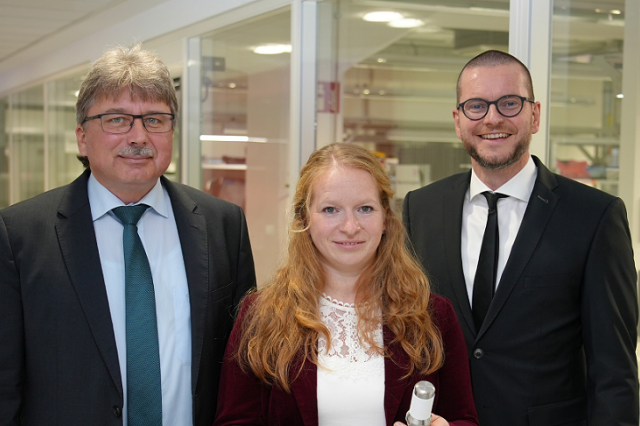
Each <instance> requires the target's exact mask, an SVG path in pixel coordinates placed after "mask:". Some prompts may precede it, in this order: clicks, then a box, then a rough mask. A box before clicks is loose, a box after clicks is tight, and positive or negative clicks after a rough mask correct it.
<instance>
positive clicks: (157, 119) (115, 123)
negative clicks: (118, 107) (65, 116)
mask: <svg viewBox="0 0 640 426" xmlns="http://www.w3.org/2000/svg"><path fill="white" fill-rule="evenodd" d="M98 118H99V119H100V125H101V126H102V131H103V132H105V133H115V134H119V133H127V132H128V131H129V130H131V128H132V127H133V122H134V121H135V119H136V118H139V119H140V120H142V125H143V126H144V128H145V129H146V130H147V132H149V133H167V132H169V131H171V130H172V129H173V120H174V118H175V115H174V114H169V113H166V112H156V113H153V114H142V115H135V114H124V113H120V112H108V113H106V114H98V115H94V116H92V117H87V118H85V119H84V120H82V124H84V123H85V122H87V121H89V120H95V119H98Z"/></svg>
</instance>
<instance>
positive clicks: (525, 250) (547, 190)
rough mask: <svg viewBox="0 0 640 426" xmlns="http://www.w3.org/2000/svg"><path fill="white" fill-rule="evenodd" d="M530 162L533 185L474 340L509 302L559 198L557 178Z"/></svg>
mask: <svg viewBox="0 0 640 426" xmlns="http://www.w3.org/2000/svg"><path fill="white" fill-rule="evenodd" d="M533 159H534V162H535V163H536V166H537V168H538V176H537V178H536V183H535V185H534V187H533V191H532V192H531V197H530V198H529V204H528V205H527V209H526V211H525V213H524V218H523V219H522V224H521V225H520V229H519V230H518V235H517V236H516V240H515V241H514V243H513V247H512V249H511V254H510V255H509V259H508V260H507V264H506V265H505V268H504V272H503V273H502V278H500V284H499V285H498V288H497V290H496V294H495V296H494V298H493V301H492V302H491V306H490V307H489V311H488V312H487V317H486V318H485V321H484V323H483V324H482V328H481V329H480V332H479V333H478V336H477V338H476V339H479V338H480V337H482V335H483V334H484V332H485V331H486V330H487V328H488V327H489V326H490V325H491V323H492V322H493V321H494V320H495V318H496V316H497V315H498V313H499V312H500V310H501V309H502V307H503V306H504V304H505V302H506V301H507V299H508V298H509V295H510V294H511V292H512V291H513V289H514V287H515V285H516V282H518V280H519V279H520V276H521V275H522V272H523V271H524V269H525V267H526V266H527V263H528V261H529V259H530V258H531V255H532V254H533V251H534V250H535V248H536V246H537V245H538V242H539V241H540V238H541V237H542V234H543V233H544V230H545V227H546V226H547V223H548V222H549V219H551V215H552V214H553V211H554V209H555V207H556V205H557V204H558V197H557V196H556V195H555V194H554V193H553V189H554V188H555V187H556V186H557V181H556V178H555V177H554V175H553V173H551V172H550V171H549V169H547V168H546V167H545V166H544V165H543V164H542V163H540V160H538V158H536V157H533Z"/></svg>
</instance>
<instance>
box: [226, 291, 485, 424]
mask: <svg viewBox="0 0 640 426" xmlns="http://www.w3.org/2000/svg"><path fill="white" fill-rule="evenodd" d="M431 300H432V302H431V306H432V308H433V309H432V312H433V315H434V318H435V321H436V324H437V326H438V328H439V330H440V332H441V333H442V339H443V342H444V346H445V352H446V356H445V364H444V366H443V367H442V368H440V369H439V370H438V371H436V372H435V373H434V374H432V375H429V376H422V375H420V374H417V373H416V374H414V375H412V376H411V377H408V378H404V379H403V378H402V377H403V376H404V375H405V374H406V371H407V370H406V366H407V365H408V361H409V358H408V356H407V355H406V353H405V352H404V351H403V350H402V348H401V346H400V345H399V344H394V343H391V341H392V340H393V337H394V336H393V333H392V332H391V331H390V330H389V328H387V327H386V326H385V327H383V336H384V337H383V338H384V344H385V345H386V346H387V347H388V348H389V351H390V353H391V357H390V358H385V363H384V369H385V395H384V409H385V414H386V421H387V425H392V424H393V422H394V421H402V422H403V423H404V422H405V420H404V418H405V415H406V413H407V411H408V410H409V406H410V404H411V394H412V391H413V386H414V385H415V384H416V383H417V382H419V381H420V380H428V381H430V382H431V383H433V385H434V386H435V387H436V399H435V401H434V407H433V412H434V413H436V414H438V415H441V416H443V417H444V418H445V419H447V420H449V422H450V424H451V425H452V426H471V425H477V422H478V420H477V414H476V410H475V407H474V405H473V396H472V394H471V387H470V382H469V366H468V360H467V357H466V352H465V345H464V339H463V337H462V333H461V331H460V327H459V326H458V324H457V323H456V318H455V314H454V312H453V308H452V307H451V303H449V301H448V300H446V299H444V298H442V297H439V296H437V295H435V294H434V295H432V299H431ZM254 301H255V296H250V297H249V298H247V301H246V302H245V303H243V305H242V310H241V311H240V314H239V316H238V321H237V322H236V325H235V327H234V328H233V332H232V333H231V338H230V339H229V345H228V347H227V355H226V356H227V359H226V360H225V363H224V365H223V367H222V378H221V380H220V395H219V399H218V415H217V418H216V422H215V424H214V425H215V426H225V425H269V426H279V425H281V426H318V400H317V396H316V395H317V367H316V365H315V364H313V363H312V362H310V361H308V360H307V361H305V363H304V367H303V370H302V372H301V374H300V376H299V377H298V378H297V379H295V380H294V377H295V374H296V373H297V368H295V367H293V368H292V371H291V387H292V392H291V393H286V392H284V391H283V390H281V389H279V388H277V387H272V386H268V385H265V384H263V383H260V382H259V381H258V379H257V378H256V377H255V376H254V375H253V374H252V373H251V372H247V373H245V372H243V371H242V370H241V369H240V366H239V365H238V363H237V362H236V361H235V360H234V359H230V356H231V355H230V354H232V353H233V352H234V351H235V350H236V348H237V345H238V341H239V339H240V334H241V332H242V322H243V319H244V317H245V315H246V312H247V310H248V309H249V308H250V306H251V305H252V303H253V302H254ZM403 366H404V367H403ZM354 426H356V425H354ZM357 426H364V425H357Z"/></svg>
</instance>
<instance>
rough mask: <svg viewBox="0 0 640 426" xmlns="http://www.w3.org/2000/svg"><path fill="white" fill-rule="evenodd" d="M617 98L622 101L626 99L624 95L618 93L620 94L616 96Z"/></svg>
mask: <svg viewBox="0 0 640 426" xmlns="http://www.w3.org/2000/svg"><path fill="white" fill-rule="evenodd" d="M616 98H618V99H622V98H624V95H623V94H622V93H618V94H617V95H616Z"/></svg>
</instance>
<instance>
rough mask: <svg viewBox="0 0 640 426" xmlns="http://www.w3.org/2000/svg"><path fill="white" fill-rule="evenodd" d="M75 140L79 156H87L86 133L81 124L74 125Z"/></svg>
mask: <svg viewBox="0 0 640 426" xmlns="http://www.w3.org/2000/svg"><path fill="white" fill-rule="evenodd" d="M76 140H77V141H78V152H79V153H80V155H81V156H83V157H86V156H87V134H86V133H85V132H84V128H83V127H82V124H78V125H77V126H76Z"/></svg>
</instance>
